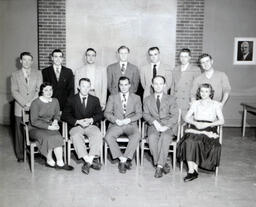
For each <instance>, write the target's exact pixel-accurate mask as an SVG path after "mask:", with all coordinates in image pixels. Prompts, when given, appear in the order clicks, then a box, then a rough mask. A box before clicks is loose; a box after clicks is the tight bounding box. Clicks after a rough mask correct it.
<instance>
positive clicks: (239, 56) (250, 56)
mask: <svg viewBox="0 0 256 207" xmlns="http://www.w3.org/2000/svg"><path fill="white" fill-rule="evenodd" d="M237 60H243V61H252V53H251V52H249V53H248V55H247V56H246V57H245V59H244V56H243V54H239V55H238V57H237Z"/></svg>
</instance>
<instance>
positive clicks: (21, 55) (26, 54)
mask: <svg viewBox="0 0 256 207" xmlns="http://www.w3.org/2000/svg"><path fill="white" fill-rule="evenodd" d="M23 56H30V57H31V58H32V60H33V56H32V55H31V53H30V52H22V53H20V60H22V58H23Z"/></svg>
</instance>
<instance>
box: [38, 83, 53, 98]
mask: <svg viewBox="0 0 256 207" xmlns="http://www.w3.org/2000/svg"><path fill="white" fill-rule="evenodd" d="M47 86H51V87H52V84H50V83H48V82H44V83H42V84H41V85H40V89H39V92H38V96H42V95H43V90H44V88H45V87H47Z"/></svg>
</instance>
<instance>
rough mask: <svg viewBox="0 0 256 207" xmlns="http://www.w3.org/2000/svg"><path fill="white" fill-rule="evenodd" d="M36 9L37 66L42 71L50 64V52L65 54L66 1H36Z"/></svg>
mask: <svg viewBox="0 0 256 207" xmlns="http://www.w3.org/2000/svg"><path fill="white" fill-rule="evenodd" d="M37 7H38V8H37V9H38V64H39V68H40V69H43V68H45V67H47V66H49V64H50V54H51V52H52V50H54V49H61V50H62V51H63V52H64V55H65V54H66V0H38V3H37ZM63 64H65V58H64V63H63Z"/></svg>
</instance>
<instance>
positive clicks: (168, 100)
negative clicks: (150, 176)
mask: <svg viewBox="0 0 256 207" xmlns="http://www.w3.org/2000/svg"><path fill="white" fill-rule="evenodd" d="M165 84H166V82H165V78H164V77H163V76H160V75H157V76H155V78H153V80H152V87H153V89H154V93H153V94H152V95H150V96H148V97H146V98H145V99H144V105H143V109H144V112H143V118H144V119H145V121H146V122H147V123H148V124H149V128H148V140H149V148H150V152H151V154H152V156H153V160H154V165H155V166H156V172H155V177H156V178H160V177H162V176H163V173H165V174H166V173H169V172H170V167H169V165H168V164H167V157H168V151H169V145H170V142H171V140H172V137H173V136H174V134H176V130H177V121H178V108H177V104H176V101H175V98H174V97H173V96H170V95H167V94H165V93H164V87H165Z"/></svg>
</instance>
